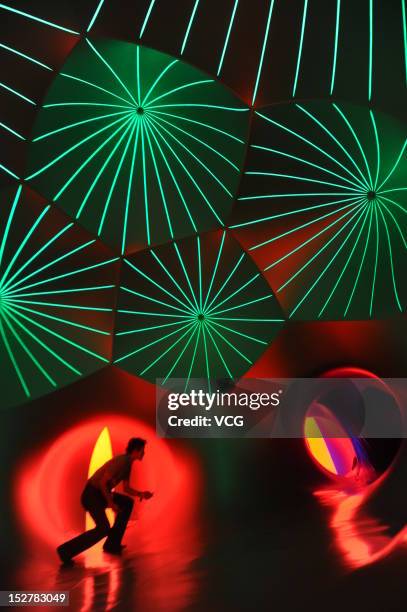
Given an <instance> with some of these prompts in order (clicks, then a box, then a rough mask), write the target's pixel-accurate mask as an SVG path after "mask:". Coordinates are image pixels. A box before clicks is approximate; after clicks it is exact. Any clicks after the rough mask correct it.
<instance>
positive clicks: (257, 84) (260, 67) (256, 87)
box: [252, 0, 274, 106]
mask: <svg viewBox="0 0 407 612" xmlns="http://www.w3.org/2000/svg"><path fill="white" fill-rule="evenodd" d="M273 8H274V0H270V8H269V12H268V16H267V23H266V31H265V33H264V38H263V46H262V49H261V55H260V61H259V66H258V68H257V75H256V82H255V84H254V90H253V96H252V106H254V103H255V101H256V97H257V91H258V89H259V83H260V77H261V72H262V70H263V62H264V54H265V52H266V47H267V41H268V37H269V30H270V23H271V17H272V14H273Z"/></svg>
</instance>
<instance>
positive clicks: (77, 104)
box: [27, 3, 249, 254]
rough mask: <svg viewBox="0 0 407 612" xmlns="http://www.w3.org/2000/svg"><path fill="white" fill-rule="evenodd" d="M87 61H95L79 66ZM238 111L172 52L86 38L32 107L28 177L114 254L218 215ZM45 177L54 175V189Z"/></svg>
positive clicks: (227, 201)
mask: <svg viewBox="0 0 407 612" xmlns="http://www.w3.org/2000/svg"><path fill="white" fill-rule="evenodd" d="M152 7H153V5H152V4H151V5H150V9H151V10H152ZM197 7H198V3H195V5H194V10H193V12H192V14H191V24H192V21H193V16H194V14H195V12H196V10H197ZM150 12H151V11H150ZM146 17H148V15H146ZM119 59H120V62H119ZM86 62H88V64H89V66H92V67H93V68H92V70H90V71H89V70H86V74H85V73H84V72H83V70H84V66H85V65H86ZM89 75H92V76H89ZM67 88H68V89H67ZM60 90H61V92H62V91H63V92H64V93H63V94H62V93H61V94H59V91H60ZM69 91H71V92H72V94H71V95H69V93H68V92H69ZM247 111H248V109H247V108H246V107H244V106H243V105H242V104H241V103H240V102H239V101H238V100H237V99H235V98H234V97H233V96H232V95H231V94H230V93H229V92H228V91H227V90H226V89H224V88H223V87H222V86H221V85H219V84H218V83H216V82H215V81H214V80H213V79H210V78H207V77H205V76H204V75H202V74H201V73H200V72H198V71H197V70H195V69H193V68H191V67H189V66H186V65H185V64H183V63H182V62H180V61H179V60H177V59H174V58H171V57H169V56H167V55H163V54H161V53H158V52H156V51H153V50H150V49H145V48H143V47H139V46H136V45H132V44H129V43H118V42H116V41H104V42H100V41H98V42H97V43H93V42H92V41H90V40H88V39H86V42H85V43H82V44H81V45H79V47H78V48H77V49H76V50H75V52H74V53H73V54H72V56H71V57H70V59H69V60H68V62H67V64H66V65H65V66H64V69H63V71H62V72H61V73H60V75H59V76H58V77H57V79H56V82H55V83H54V85H53V88H52V89H51V92H50V94H49V95H48V97H47V100H46V102H45V104H44V106H43V109H42V110H41V112H40V117H39V119H38V124H37V125H38V126H40V127H37V128H36V129H35V135H34V137H33V141H32V142H33V144H32V145H31V162H30V173H29V175H28V176H27V181H32V182H33V183H34V184H35V186H36V187H37V188H38V189H39V190H40V191H41V192H42V193H44V194H45V195H47V197H50V198H52V200H54V201H55V202H57V203H58V205H59V206H61V207H62V208H64V209H65V210H66V211H67V212H68V213H69V214H71V215H72V216H75V218H76V219H78V221H80V222H82V223H84V224H85V226H86V227H88V228H89V229H91V230H92V231H94V232H95V233H97V234H98V235H99V236H100V237H101V238H103V239H105V240H106V241H107V242H109V243H111V244H115V245H116V246H117V247H118V248H119V249H120V252H121V254H124V253H126V252H128V250H129V248H130V249H131V247H132V245H133V244H134V243H137V244H141V245H143V244H144V245H147V246H149V245H152V244H154V243H155V242H164V241H165V240H166V239H173V238H176V237H177V236H178V237H179V236H180V235H181V236H182V235H188V234H191V233H192V232H196V231H198V230H202V229H210V228H211V227H216V226H218V225H219V224H220V225H223V224H224V219H225V216H226V213H228V211H229V210H230V208H231V206H232V202H233V197H234V193H235V191H236V189H237V186H238V182H239V175H240V168H241V165H242V163H243V156H244V147H245V139H246V132H247V128H248V120H249V116H248V112H247ZM44 126H45V127H46V129H44ZM39 159H40V160H41V162H39ZM65 168H67V169H69V171H67V170H65ZM49 179H52V180H51V184H55V183H59V185H58V188H57V189H55V190H54V191H50V181H49ZM54 179H55V181H54ZM85 184H86V188H85V189H84V185H85ZM74 207H76V208H74Z"/></svg>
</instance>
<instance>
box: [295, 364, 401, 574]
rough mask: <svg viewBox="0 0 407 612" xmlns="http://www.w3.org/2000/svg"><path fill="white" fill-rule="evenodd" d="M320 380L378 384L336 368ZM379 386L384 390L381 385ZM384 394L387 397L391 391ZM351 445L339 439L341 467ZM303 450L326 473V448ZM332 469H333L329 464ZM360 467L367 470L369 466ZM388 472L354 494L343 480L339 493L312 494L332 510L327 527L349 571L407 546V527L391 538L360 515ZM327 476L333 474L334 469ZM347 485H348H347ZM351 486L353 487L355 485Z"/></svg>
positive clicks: (356, 370)
mask: <svg viewBox="0 0 407 612" xmlns="http://www.w3.org/2000/svg"><path fill="white" fill-rule="evenodd" d="M324 376H325V377H329V378H372V379H375V380H380V379H379V377H377V376H376V375H375V374H373V373H372V372H369V371H367V370H364V369H361V368H354V367H346V368H336V369H334V370H330V371H329V372H326V373H324ZM383 385H384V386H385V387H386V388H387V385H385V383H383ZM388 390H389V392H390V393H391V390H390V389H388ZM335 426H337V425H335ZM320 442H321V444H322V443H325V442H327V443H330V442H331V443H333V444H335V442H337V440H334V439H332V438H331V439H329V438H328V439H327V440H324V438H323V437H321V438H320ZM351 442H352V441H351V440H350V439H349V438H342V439H341V445H340V447H339V449H338V448H337V449H336V450H337V452H339V453H340V454H341V455H342V457H341V459H342V461H343V462H344V464H346V463H349V457H350V455H351V454H352V452H351V450H350V447H349V443H351ZM346 443H348V446H346ZM306 446H307V449H308V451H309V452H310V453H311V455H312V456H313V458H314V460H316V461H317V462H319V463H320V464H321V465H323V461H324V460H325V461H328V465H327V466H323V467H324V468H325V469H327V471H328V472H329V471H330V470H329V469H328V468H329V460H328V459H327V456H329V458H330V459H332V456H333V455H332V452H329V448H328V445H326V451H327V454H326V455H324V453H323V450H322V451H321V448H320V447H318V448H317V449H316V450H317V453H316V454H314V453H313V450H314V449H313V448H312V444H310V443H309V440H307V441H306ZM318 453H319V454H318ZM346 453H347V454H346ZM345 455H346V456H345ZM332 467H333V468H334V465H333V461H332ZM363 467H365V468H366V470H368V469H369V467H370V466H369V465H367V466H362V468H363ZM389 469H390V468H388V470H386V472H385V473H384V474H382V476H381V477H380V478H378V479H377V480H376V481H375V482H374V483H373V484H370V485H366V480H365V481H363V479H361V481H360V483H359V490H357V491H356V492H355V489H354V488H353V490H352V491H351V490H350V489H349V487H348V488H347V487H346V484H345V480H344V479H342V482H340V481H339V486H340V485H342V489H341V488H328V489H321V490H318V491H315V495H316V496H317V497H318V498H319V499H320V500H321V502H322V503H323V504H325V505H327V506H330V507H331V508H332V509H333V510H332V512H333V513H332V516H331V518H330V521H329V524H330V527H331V529H332V532H333V534H334V538H335V542H336V545H337V548H338V550H339V551H340V553H341V555H342V556H343V559H344V561H345V564H346V565H347V566H348V567H349V568H358V567H363V566H365V565H368V564H370V563H374V562H376V561H379V560H380V559H383V558H384V557H386V556H387V555H389V554H390V553H391V552H392V551H393V550H394V549H395V548H396V547H397V546H398V545H400V544H401V543H402V542H406V543H407V527H405V528H404V529H402V530H401V531H400V532H399V533H398V534H397V535H396V536H395V537H391V536H389V535H387V534H386V530H387V526H386V525H384V524H381V523H380V522H379V521H378V520H377V519H374V518H372V517H370V516H367V515H366V514H364V513H363V506H364V504H365V501H366V500H367V499H368V498H369V497H370V496H371V495H372V494H373V493H374V492H375V491H376V490H377V488H379V487H380V486H381V484H382V483H383V481H384V480H385V478H386V477H387V475H388V472H389ZM331 472H332V473H335V472H334V469H332V470H331ZM347 484H348V485H349V482H348V483H347ZM352 484H353V485H354V484H355V482H353V483H352Z"/></svg>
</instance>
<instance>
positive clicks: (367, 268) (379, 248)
mask: <svg viewBox="0 0 407 612" xmlns="http://www.w3.org/2000/svg"><path fill="white" fill-rule="evenodd" d="M286 109H287V110H286V111H285V117H286V120H282V119H281V117H282V115H283V112H282V110H280V111H279V112H274V113H267V114H264V113H257V115H258V117H259V120H260V121H261V122H262V126H263V130H262V132H261V135H262V136H261V140H263V141H266V142H273V144H274V146H273V147H268V146H264V145H262V144H260V143H259V144H258V143H257V142H254V143H253V144H252V146H251V149H252V152H253V153H252V156H251V158H250V157H249V168H250V169H249V170H248V171H247V172H246V174H245V177H246V178H245V181H244V185H246V187H245V186H244V187H243V195H242V196H241V197H240V198H239V199H240V201H241V202H242V204H241V205H240V206H241V207H242V206H247V205H248V204H250V205H251V206H254V205H256V206H257V207H259V206H261V209H260V212H259V208H255V209H254V210H253V211H252V212H251V215H252V217H251V218H250V219H249V220H248V221H246V222H241V223H239V224H235V225H232V226H231V227H232V228H234V229H237V230H239V231H242V232H243V231H244V228H246V227H247V229H248V230H249V228H250V227H253V226H254V225H256V224H267V226H266V227H267V231H264V230H262V232H261V236H262V239H261V240H257V242H254V241H253V238H252V239H251V243H250V244H249V249H250V251H251V252H252V253H253V255H254V257H255V258H256V257H260V259H259V261H261V263H262V268H263V269H264V271H265V272H267V273H268V274H270V278H271V281H272V283H271V284H272V286H273V288H274V290H275V292H276V294H277V297H279V296H280V297H281V299H282V300H283V303H285V302H286V301H287V309H288V313H289V316H290V317H294V316H296V317H298V316H299V317H304V316H305V317H316V318H320V317H325V318H326V317H328V318H342V317H348V316H351V315H352V314H353V313H357V316H358V317H374V316H382V313H386V314H391V313H397V312H402V311H403V310H405V308H406V282H405V274H404V268H405V266H406V264H407V249H406V231H405V229H406V213H407V207H406V205H405V195H404V194H405V192H406V190H407V187H406V186H405V176H406V175H405V172H406V156H405V150H406V148H407V139H406V138H405V136H404V138H403V130H402V128H401V127H399V129H398V134H399V136H398V138H399V143H400V139H401V146H400V144H397V143H395V142H394V141H389V139H388V136H387V133H388V134H393V133H394V130H395V126H392V127H391V129H388V131H386V121H389V119H388V118H386V117H385V116H382V115H379V114H377V113H374V112H373V111H372V110H365V109H360V108H357V107H352V106H350V105H348V106H345V105H339V104H335V103H334V104H330V105H327V104H319V105H318V104H307V105H299V104H296V105H292V106H290V107H286ZM298 112H299V113H300V114H301V113H302V115H303V118H302V119H301V117H299V116H298ZM273 115H274V117H275V118H274V117H273ZM291 124H292V125H295V126H296V129H295V130H294V129H291V127H290V125H291ZM369 125H370V128H371V129H370V131H369V132H366V126H369ZM267 126H268V127H267ZM299 126H302V129H301V128H300V127H299ZM362 126H363V128H362ZM266 130H269V131H266ZM271 130H272V131H271ZM404 133H405V131H404ZM259 134H260V132H259ZM322 137H323V138H322ZM298 142H299V143H301V147H302V151H303V154H302V155H301V156H300V155H298V154H295V152H296V151H297V147H296V143H298ZM389 144H391V147H392V151H393V152H392V153H390V148H389ZM308 156H309V157H308ZM318 156H319V157H320V159H321V161H320V163H317V162H318ZM255 160H257V161H258V163H259V164H261V168H262V169H261V170H255V169H252V168H253V162H254V161H255ZM283 164H284V165H283ZM267 167H270V168H272V169H273V171H267ZM281 167H283V168H284V171H279V169H280V168H281ZM288 168H290V170H291V172H288V171H287V169H288ZM259 176H260V177H262V180H263V183H262V184H260V183H257V184H258V185H262V189H261V191H260V192H256V191H254V192H253V189H256V182H255V179H256V177H259ZM267 186H268V188H267ZM290 186H291V188H290ZM310 187H311V188H312V187H314V190H312V189H310ZM389 196H390V197H389ZM287 200H288V202H289V204H288V205H287V203H286V202H287ZM302 200H305V202H306V204H304V205H299V204H298V202H301V201H302ZM291 201H292V203H291ZM246 203H247V204H246ZM267 203H269V207H270V214H268V215H267V214H264V213H265V211H266V209H265V207H266V206H267ZM240 210H241V211H242V210H243V209H242V208H240ZM257 213H258V214H257ZM256 214H257V218H253V216H255V215H256ZM259 227H261V225H259ZM267 234H268V236H267ZM243 235H244V234H243ZM250 236H255V234H253V232H251V234H250ZM254 240H255V239H254ZM267 254H269V261H268V263H265V257H266V256H267ZM274 278H276V281H275V282H274V280H273V279H274ZM277 279H278V280H277ZM287 292H288V293H287ZM286 294H287V295H289V296H290V298H289V299H288V298H286V297H284V296H285V295H286Z"/></svg>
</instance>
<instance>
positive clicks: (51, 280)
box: [0, 185, 117, 404]
mask: <svg viewBox="0 0 407 612" xmlns="http://www.w3.org/2000/svg"><path fill="white" fill-rule="evenodd" d="M3 209H6V210H7V205H6V202H3ZM4 219H5V221H4V224H3V227H2V230H1V242H0V335H1V341H0V361H1V363H2V370H3V373H4V374H5V375H4V385H5V387H6V390H5V393H4V394H3V399H4V401H5V402H6V403H10V404H14V403H18V402H19V401H22V400H23V399H24V397H25V398H26V399H28V398H31V397H34V396H37V395H38V394H41V393H46V392H47V391H49V390H50V387H57V386H59V385H61V384H66V383H67V382H70V381H72V380H73V375H74V377H77V376H80V375H82V374H85V373H88V372H90V371H93V370H95V369H97V368H99V367H102V366H103V365H104V364H106V363H108V362H109V359H108V357H107V356H106V354H104V353H106V351H105V350H104V351H101V350H100V347H101V346H103V343H102V344H101V342H100V340H99V339H98V338H99V337H100V338H106V339H109V336H110V330H109V329H106V321H107V320H108V319H109V318H111V313H112V299H113V289H114V284H112V283H106V279H107V278H109V277H110V276H112V264H114V262H115V261H116V260H117V258H105V259H101V258H100V256H98V255H96V253H97V251H95V243H96V241H95V240H94V239H91V240H85V241H83V239H80V238H79V236H78V230H77V229H76V228H75V226H74V224H73V223H72V222H68V223H65V225H63V226H62V227H61V219H62V218H61V215H60V213H56V212H55V211H54V210H53V209H52V207H51V206H45V207H43V208H41V209H40V210H38V206H36V207H33V205H32V204H31V203H30V201H27V200H26V199H25V196H24V195H23V190H22V187H21V185H20V186H19V187H18V189H17V191H16V193H15V196H14V198H13V200H12V202H11V205H9V212H8V214H7V215H5V217H4ZM58 224H59V226H60V227H59V229H58V230H57V231H54V229H53V227H54V226H55V225H58ZM81 240H82V241H81ZM69 241H71V243H72V246H67V245H68V244H69ZM83 261H86V265H83V263H81V262H83ZM102 268H103V270H104V272H103V274H102V278H103V281H104V282H97V281H95V280H94V276H93V271H94V270H95V269H98V270H99V269H102ZM88 273H90V275H88ZM89 317H91V318H89ZM101 317H102V318H101ZM106 317H108V318H106ZM102 321H103V323H102ZM98 323H100V324H101V325H102V326H101V327H99V326H98Z"/></svg>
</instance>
